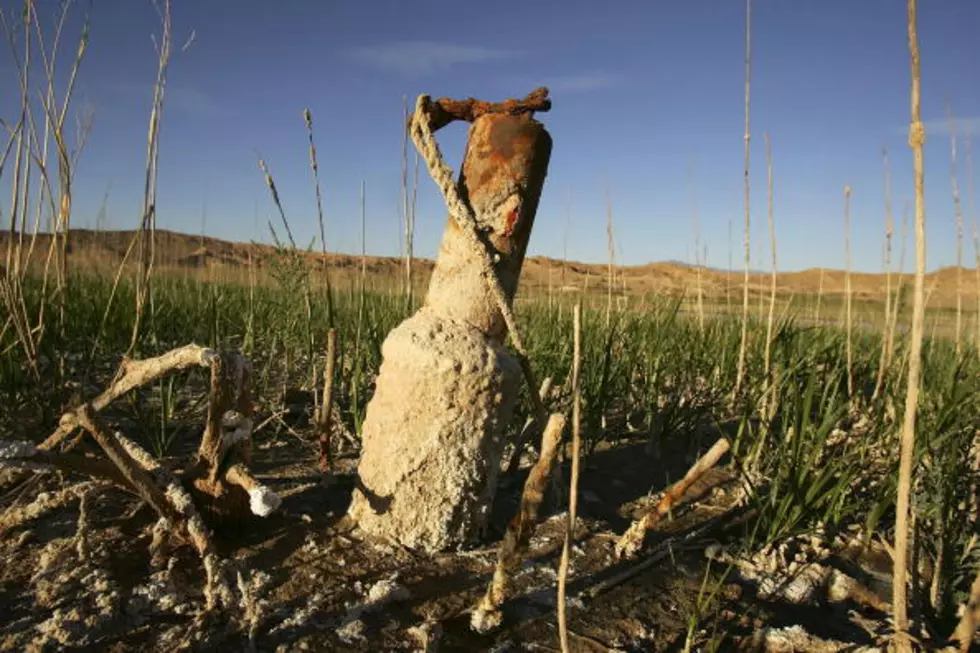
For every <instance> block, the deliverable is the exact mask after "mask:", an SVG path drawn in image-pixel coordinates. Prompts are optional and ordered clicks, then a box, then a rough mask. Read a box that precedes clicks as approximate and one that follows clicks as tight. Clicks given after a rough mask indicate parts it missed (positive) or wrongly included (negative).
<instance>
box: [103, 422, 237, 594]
mask: <svg viewBox="0 0 980 653" xmlns="http://www.w3.org/2000/svg"><path fill="white" fill-rule="evenodd" d="M116 439H117V441H118V442H119V445H120V446H121V447H122V448H123V449H124V450H125V451H126V453H127V454H128V455H129V456H130V457H131V459H132V460H134V461H135V462H136V463H137V464H139V465H140V467H142V468H143V470H144V471H146V472H147V473H149V474H151V475H152V476H153V477H155V479H156V480H157V482H158V483H159V484H160V485H161V486H163V493H164V495H165V496H166V500H167V502H168V504H169V505H170V506H171V507H172V508H173V510H174V511H175V512H176V513H177V521H176V522H172V521H170V520H167V523H166V524H165V525H164V526H163V528H164V529H165V530H170V531H172V532H173V533H175V534H177V535H180V536H184V535H186V537H187V539H188V540H190V543H191V545H192V546H193V547H194V549H195V550H196V551H197V553H198V555H199V556H200V557H201V560H202V562H203V563H204V571H205V575H206V580H205V587H204V596H205V601H206V607H207V610H211V609H213V608H214V607H216V606H217V605H218V603H219V602H220V603H221V604H223V605H225V606H231V605H233V604H234V592H233V591H232V589H231V588H232V576H233V574H231V571H233V570H232V569H231V568H230V563H229V562H228V561H226V560H222V559H221V558H220V557H219V556H218V554H217V553H216V551H215V548H214V544H213V543H212V541H211V535H210V533H209V531H208V527H207V525H206V524H205V523H204V520H203V519H202V518H201V514H200V513H199V512H198V511H197V508H195V506H194V501H193V500H192V499H191V496H190V494H188V492H187V490H186V489H185V488H184V486H183V485H182V484H181V483H180V481H179V480H178V479H177V477H176V476H175V475H174V474H173V472H171V471H170V470H169V469H167V468H166V467H164V466H162V465H160V463H159V462H157V460H156V459H154V458H153V456H151V455H150V454H149V452H147V451H146V450H145V449H143V448H142V447H140V446H139V445H138V444H136V443H135V442H133V441H132V440H130V439H129V438H127V437H125V436H124V435H122V434H120V433H117V434H116ZM164 519H166V518H165V517H164Z"/></svg>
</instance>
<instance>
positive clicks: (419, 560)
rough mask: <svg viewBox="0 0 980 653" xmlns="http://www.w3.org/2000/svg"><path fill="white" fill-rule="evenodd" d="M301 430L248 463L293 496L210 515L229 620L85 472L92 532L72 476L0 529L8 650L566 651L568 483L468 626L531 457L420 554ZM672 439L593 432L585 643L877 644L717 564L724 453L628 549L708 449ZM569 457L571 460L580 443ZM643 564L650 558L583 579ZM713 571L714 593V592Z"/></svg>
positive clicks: (586, 498)
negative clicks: (561, 582)
mask: <svg viewBox="0 0 980 653" xmlns="http://www.w3.org/2000/svg"><path fill="white" fill-rule="evenodd" d="M306 435H307V434H306V433H305V432H304V431H300V432H298V433H297V432H294V433H290V432H288V431H286V430H282V431H279V432H275V433H269V434H266V435H262V434H258V435H256V439H255V447H254V462H253V469H254V471H255V473H256V475H257V476H258V477H259V478H260V480H262V481H263V482H264V483H267V484H268V485H270V486H271V487H272V488H273V489H274V490H276V491H277V492H279V493H280V495H281V496H283V503H282V506H281V509H280V510H279V512H277V513H275V514H273V515H271V516H270V517H267V518H265V519H258V518H255V519H253V520H250V521H249V522H248V523H245V524H239V525H237V526H236V525H230V524H226V525H224V526H223V527H222V528H221V529H220V530H219V531H218V532H217V533H215V535H216V541H217V544H218V546H219V548H220V552H221V554H222V555H224V556H226V557H228V558H232V559H234V560H236V562H237V564H238V566H239V568H240V569H242V570H243V574H242V578H241V580H240V581H239V582H240V587H246V588H248V589H247V592H246V594H247V595H248V596H249V600H248V601H247V603H248V605H243V606H242V608H241V612H240V613H239V614H237V615H236V620H235V623H231V622H230V621H228V616H227V615H226V616H225V617H222V618H219V619H217V620H215V619H214V618H212V619H210V620H209V619H204V618H202V617H201V615H200V608H201V602H202V599H201V594H200V593H201V586H202V585H203V573H204V572H203V569H202V567H201V563H200V560H199V559H198V558H197V557H196V556H195V554H194V553H193V552H192V551H191V550H190V549H189V547H183V548H181V549H178V550H177V551H176V552H175V553H174V557H173V558H171V560H170V561H169V563H168V564H167V566H166V569H164V568H154V567H153V565H152V562H151V558H150V554H149V546H150V542H151V539H152V529H153V526H154V523H155V522H156V519H155V515H154V514H153V513H152V511H150V510H149V509H148V508H146V507H145V506H141V504H140V502H139V500H138V499H136V498H135V497H132V496H131V495H128V494H127V493H125V492H122V491H120V490H118V489H115V488H112V487H110V486H99V487H89V489H88V494H87V499H86V513H87V515H86V518H85V519H84V520H81V524H82V525H81V532H82V535H81V536H80V535H79V532H80V520H79V513H80V506H81V501H80V500H79V499H78V497H77V496H76V495H75V494H74V493H68V494H67V495H65V496H66V497H67V498H66V499H65V501H64V503H63V505H61V506H60V507H58V508H56V509H54V510H51V511H48V512H44V513H43V514H39V515H38V516H37V517H36V518H34V519H31V520H28V521H27V522H25V523H24V524H22V525H20V526H17V527H15V528H13V529H10V530H9V531H7V532H3V533H0V559H2V560H4V563H5V564H3V565H0V650H10V651H21V650H38V651H41V650H60V649H63V648H68V647H72V648H80V649H88V650H102V651H137V650H197V649H205V648H207V649H214V650H228V651H232V650H234V651H241V650H243V647H244V648H245V649H246V650H249V647H251V650H257V651H294V650H345V651H388V650H392V651H397V650H404V651H412V650H430V651H431V650H436V648H438V650H439V651H444V652H445V651H520V650H542V651H551V650H558V649H559V647H558V634H557V625H556V624H557V621H556V589H555V588H556V581H557V568H558V561H559V558H560V555H561V547H562V542H563V537H564V527H565V526H564V524H565V518H566V514H565V513H564V512H560V511H557V510H556V509H555V506H556V505H559V503H560V501H559V498H556V497H548V498H547V499H546V504H545V506H544V510H543V514H542V516H541V519H542V523H541V524H540V525H539V527H538V528H537V529H536V531H535V533H534V535H533V537H532V539H531V542H530V548H529V552H528V554H527V556H526V559H525V562H524V564H523V565H522V567H521V568H520V570H519V571H518V572H517V573H516V575H515V577H514V579H513V583H512V586H511V593H510V595H509V596H510V598H509V599H508V600H507V601H506V603H505V604H504V608H503V624H502V626H501V628H500V629H498V630H497V631H495V632H493V633H491V634H489V635H480V634H477V633H475V632H474V631H472V630H471V629H470V615H469V612H470V610H471V609H472V608H473V607H474V606H475V605H476V604H477V603H478V602H479V599H480V598H481V596H482V594H483V593H484V591H485V589H486V587H487V584H488V582H489V581H490V577H491V574H492V572H493V567H494V563H495V561H496V546H497V544H498V543H499V541H500V539H501V537H502V535H503V533H504V531H505V529H506V525H507V521H508V520H509V519H510V518H511V517H512V516H513V515H514V513H515V511H516V508H517V505H518V501H519V495H520V490H521V487H522V485H523V481H524V477H525V475H526V474H527V469H528V465H526V464H525V465H522V467H521V469H520V470H519V471H518V472H516V473H514V474H511V475H507V476H505V477H504V479H503V481H502V483H501V487H500V489H499V491H498V493H497V497H496V500H495V503H494V509H493V512H492V517H491V524H490V527H489V529H488V531H487V533H486V534H485V536H484V538H483V539H482V540H481V541H480V542H478V543H477V544H476V545H475V546H473V547H471V548H469V549H467V550H465V551H460V552H457V553H445V554H437V555H422V554H419V553H416V552H413V551H409V550H405V549H402V548H399V547H394V546H390V545H387V544H385V543H383V542H379V541H375V540H372V539H370V538H367V537H365V536H363V535H362V534H360V533H359V532H358V531H357V529H356V528H355V527H354V525H353V524H352V523H351V522H350V520H349V518H347V517H346V514H345V513H346V510H347V507H348V504H349V501H350V497H351V493H352V491H353V488H354V478H355V477H354V471H355V468H356V462H357V461H356V458H355V457H354V456H353V455H352V454H347V455H346V456H341V457H340V458H339V459H338V460H337V461H336V470H335V472H334V473H333V474H331V475H330V476H329V477H327V478H324V477H323V476H322V475H321V474H320V473H319V472H317V471H316V453H315V450H314V447H313V446H312V445H311V444H310V443H311V442H312V441H313V438H312V436H310V437H309V439H306ZM677 440H678V439H675V440H674V441H672V442H671V443H668V444H667V445H665V447H664V450H663V451H662V452H661V455H660V457H659V458H657V459H654V458H652V457H650V456H648V455H646V454H645V453H644V443H643V442H637V441H633V442H624V443H621V444H618V445H616V446H605V445H604V446H600V448H599V449H598V450H597V451H596V452H595V453H594V454H593V455H592V456H591V457H590V458H588V460H587V462H586V464H585V465H584V466H583V472H582V477H581V486H580V501H579V505H580V509H579V510H580V520H579V523H578V524H577V528H576V536H575V541H574V544H573V549H572V556H571V565H570V573H569V587H568V596H569V613H568V614H569V627H570V630H571V633H570V637H571V644H572V650H574V651H610V650H619V651H650V650H655V651H668V650H681V649H682V648H683V646H684V643H685V639H686V636H687V633H688V632H689V631H690V633H691V635H692V641H694V642H695V643H696V646H695V648H694V649H693V650H697V649H698V648H699V647H703V646H704V645H706V644H707V643H708V642H711V641H714V642H715V643H717V644H718V645H720V646H721V648H720V649H718V650H735V648H745V650H779V649H777V648H772V647H771V646H769V644H767V642H769V639H767V635H766V633H770V634H771V633H773V632H776V631H775V630H767V629H779V628H785V627H797V626H802V627H803V628H804V629H805V630H806V631H807V632H808V633H810V634H813V635H816V636H818V637H821V638H826V639H833V640H839V641H843V642H849V643H853V644H861V645H872V644H874V637H873V632H874V629H873V628H872V629H870V632H869V628H868V627H867V626H865V627H862V626H861V625H860V624H861V623H880V621H881V619H882V616H883V615H882V614H881V613H880V612H878V611H875V610H874V609H870V608H868V607H867V606H862V605H859V604H856V603H854V602H842V603H836V604H829V603H828V602H826V601H818V602H816V603H812V604H806V605H793V604H790V603H788V602H786V601H780V600H777V599H773V598H771V597H770V598H765V599H763V598H760V597H759V596H758V592H757V591H756V590H755V589H754V588H753V586H752V585H751V583H746V582H744V579H741V578H739V576H738V574H737V573H730V574H728V575H727V576H725V577H723V574H724V572H725V571H726V569H725V566H724V565H718V564H714V563H711V564H709V562H708V560H707V559H706V557H705V555H704V549H705V548H706V547H708V546H709V545H710V544H712V543H718V542H724V541H726V540H728V539H730V538H733V537H734V538H737V537H739V535H740V534H741V531H740V529H741V528H742V526H741V525H740V522H739V520H738V518H737V516H738V514H740V509H739V508H737V507H736V506H735V505H734V504H735V502H736V499H737V497H738V496H739V492H738V490H739V488H738V483H736V482H735V481H734V480H733V479H731V478H730V477H728V476H727V475H726V474H725V473H724V472H722V471H719V470H714V471H712V472H711V473H709V474H708V475H706V476H705V477H704V478H702V479H701V481H700V482H699V483H698V484H697V485H696V486H695V487H693V488H692V489H691V490H690V492H689V493H688V495H687V496H686V497H685V501H684V502H683V503H682V504H681V506H680V507H679V508H678V510H677V512H676V513H675V514H674V515H673V518H672V519H668V520H666V521H665V522H663V523H662V525H661V528H660V530H658V531H655V532H652V533H650V534H649V535H648V537H647V541H646V544H645V547H644V549H643V550H642V551H641V552H640V554H639V556H638V557H637V558H636V559H635V560H631V561H617V560H616V559H615V557H614V545H615V542H616V539H617V536H618V535H619V534H621V533H622V532H623V531H624V530H625V529H626V527H627V526H628V525H629V523H630V522H631V520H632V518H633V517H634V516H636V515H638V514H640V513H641V512H642V511H643V510H644V509H645V508H646V509H649V508H650V507H652V506H653V505H654V502H655V499H656V497H655V496H654V495H655V494H656V493H657V491H659V490H661V489H663V488H664V487H665V486H666V485H667V481H668V480H669V479H673V480H676V479H678V478H680V477H681V476H683V474H684V472H685V471H686V470H687V468H688V467H689V466H690V464H691V463H692V462H693V461H694V460H695V459H696V458H697V456H698V455H699V454H700V453H703V450H704V449H706V448H707V447H706V444H705V442H699V441H698V439H697V438H691V439H690V440H689V441H687V442H684V443H680V442H678V441H677ZM505 458H506V456H505ZM561 473H562V477H563V478H567V473H568V470H567V461H566V462H565V463H564V464H563V465H562V471H561ZM18 478H19V479H20V480H17V479H15V478H13V477H12V475H8V476H7V477H4V478H0V511H11V510H15V509H17V508H19V507H23V506H24V505H27V504H31V503H32V502H33V501H36V497H37V496H38V494H39V493H40V492H47V493H48V495H47V496H52V495H54V494H56V493H58V492H59V491H61V490H62V489H63V488H64V487H66V485H65V481H64V479H60V478H58V477H57V476H55V475H45V476H34V477H28V478H27V480H23V478H24V477H23V476H22V475H20V476H19V477H18ZM0 514H2V513H0ZM726 516H728V517H726ZM706 526H711V528H706ZM692 533H695V534H696V537H694V538H693V539H692V538H690V536H691V534H692ZM80 540H84V543H82V544H80V543H79V541H80ZM668 542H669V543H670V544H669V546H668V545H667V544H665V543H668ZM80 547H81V548H80ZM83 548H84V549H86V550H87V551H88V553H87V556H85V557H81V556H80V554H79V551H81V550H82V549H83ZM653 554H655V557H654V558H653V559H654V560H655V563H653V564H651V563H650V562H649V561H650V560H651V555H653ZM637 565H641V566H642V565H646V568H645V569H643V571H642V572H640V573H637V574H635V575H633V577H631V578H629V579H628V580H625V581H622V582H617V583H611V585H610V586H609V587H608V589H606V590H605V591H602V592H598V593H596V594H595V596H591V595H590V592H592V591H594V589H595V588H596V587H597V586H602V585H603V584H604V583H610V581H611V579H614V578H616V577H617V576H618V575H620V574H622V573H623V572H624V571H626V570H630V569H633V568H635V567H636V566H637ZM715 587H717V595H716V599H715V600H714V601H711V602H705V601H704V597H705V595H706V593H707V592H710V591H711V590H712V589H714V588H715ZM695 617H697V618H695ZM862 620H864V621H862ZM781 633H782V631H779V632H778V633H776V634H777V635H778V636H782V634H781ZM773 637H776V635H773ZM770 639H772V637H770ZM777 639H778V638H777ZM774 641H776V640H774ZM787 650H789V649H787Z"/></svg>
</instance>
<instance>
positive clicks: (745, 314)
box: [734, 0, 752, 395]
mask: <svg viewBox="0 0 980 653" xmlns="http://www.w3.org/2000/svg"><path fill="white" fill-rule="evenodd" d="M751 82H752V0H745V136H744V138H745V170H744V173H743V177H744V183H745V278H744V280H743V284H742V339H741V344H740V345H739V348H738V370H737V372H736V375H735V388H734V394H735V395H737V394H738V392H739V391H740V390H741V389H742V382H743V380H744V377H745V354H746V350H747V349H748V341H749V267H750V265H751V261H750V258H751V255H752V252H751V232H750V230H751V217H750V216H751V205H750V203H749V198H750V195H749V191H750V184H749V152H750V147H749V144H750V141H751V132H750V131H749V108H750V98H751V95H750V92H751V88H752V86H751Z"/></svg>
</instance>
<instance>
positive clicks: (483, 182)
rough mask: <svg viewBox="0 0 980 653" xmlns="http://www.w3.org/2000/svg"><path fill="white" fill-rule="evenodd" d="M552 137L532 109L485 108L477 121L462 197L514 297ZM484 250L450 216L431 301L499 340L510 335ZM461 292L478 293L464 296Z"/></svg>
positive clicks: (465, 163) (428, 301)
mask: <svg viewBox="0 0 980 653" xmlns="http://www.w3.org/2000/svg"><path fill="white" fill-rule="evenodd" d="M551 147H552V141H551V136H550V135H549V134H548V132H547V130H545V128H544V126H543V125H542V124H541V123H539V122H537V121H536V120H534V118H533V117H532V116H531V115H530V114H529V113H520V114H517V115H512V114H508V113H484V114H482V115H480V116H479V117H477V118H476V119H475V121H474V122H473V125H472V126H471V127H470V133H469V139H468V141H467V146H466V156H465V158H464V161H463V170H462V173H461V175H460V181H459V187H460V195H461V196H462V198H463V199H464V200H465V201H467V202H468V203H469V204H470V206H471V207H472V208H473V213H474V215H475V216H476V222H477V226H478V230H479V233H480V238H481V240H482V241H483V245H484V246H485V247H486V248H487V250H488V251H489V252H490V255H491V258H492V259H493V261H494V270H495V272H496V274H497V278H498V279H499V280H500V285H501V289H502V290H503V292H504V295H505V297H506V299H507V301H508V302H511V301H513V298H514V294H515V293H516V292H517V285H518V280H519V279H520V275H521V267H522V266H523V263H524V254H525V252H526V250H527V244H528V240H529V239H530V236H531V228H532V227H533V225H534V216H535V214H536V212H537V208H538V201H539V199H540V197H541V189H542V188H543V186H544V180H545V176H546V174H547V170H548V162H549V160H550V158H551ZM475 256H476V253H475V252H473V251H472V247H471V246H470V244H469V242H468V241H467V239H466V238H465V237H464V235H463V234H462V233H460V231H459V227H458V226H457V225H456V223H455V221H454V220H453V219H452V218H450V219H449V220H448V221H447V224H446V229H445V232H444V235H443V240H442V243H441V245H440V248H439V256H438V259H437V261H436V267H435V270H434V271H433V274H432V278H431V280H430V282H429V291H428V294H427V296H426V299H425V305H426V306H437V307H438V310H439V312H440V313H443V314H445V315H446V316H447V317H452V318H456V319H460V320H463V321H465V322H468V323H469V324H472V325H473V326H475V327H477V328H478V329H480V330H481V331H482V332H483V333H485V334H486V335H487V336H488V337H490V338H491V339H493V340H494V341H496V342H502V341H503V339H504V338H505V337H506V335H507V331H506V325H505V324H504V321H503V316H502V315H501V313H500V310H499V308H498V307H497V306H496V305H495V304H494V302H493V299H492V298H491V297H490V296H489V295H488V294H487V293H486V291H485V288H486V281H485V280H484V279H483V278H482V276H481V273H480V269H479V266H477V265H475V264H474V258H475ZM460 297H467V298H472V301H467V302H461V301H459V298H460Z"/></svg>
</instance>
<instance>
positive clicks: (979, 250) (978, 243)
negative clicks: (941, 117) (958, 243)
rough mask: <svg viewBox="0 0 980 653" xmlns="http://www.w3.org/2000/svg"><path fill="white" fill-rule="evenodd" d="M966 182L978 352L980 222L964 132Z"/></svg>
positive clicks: (968, 143) (968, 138)
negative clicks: (968, 199)
mask: <svg viewBox="0 0 980 653" xmlns="http://www.w3.org/2000/svg"><path fill="white" fill-rule="evenodd" d="M966 183H967V193H968V197H969V198H970V222H971V223H972V224H973V256H974V264H973V273H974V276H975V277H976V288H975V290H976V293H977V311H976V315H975V318H974V322H975V326H976V334H975V336H974V339H975V342H974V344H975V345H976V348H977V353H978V354H980V223H978V222H977V205H976V201H975V198H974V195H973V134H972V133H970V132H969V131H968V132H967V134H966Z"/></svg>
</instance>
